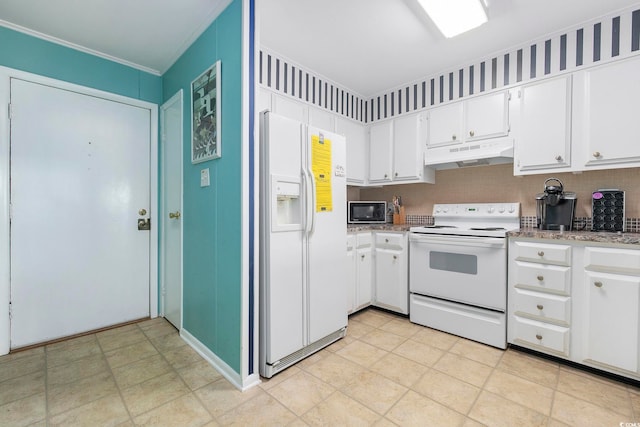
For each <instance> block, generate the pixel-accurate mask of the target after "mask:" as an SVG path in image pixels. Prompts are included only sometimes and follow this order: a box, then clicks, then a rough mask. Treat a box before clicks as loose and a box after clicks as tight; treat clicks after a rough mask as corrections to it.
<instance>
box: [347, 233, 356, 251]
mask: <svg viewBox="0 0 640 427" xmlns="http://www.w3.org/2000/svg"><path fill="white" fill-rule="evenodd" d="M355 247H356V235H355V234H347V250H348V251H352V250H353V249H354V248H355Z"/></svg>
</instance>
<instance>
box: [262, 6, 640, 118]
mask: <svg viewBox="0 0 640 427" xmlns="http://www.w3.org/2000/svg"><path fill="white" fill-rule="evenodd" d="M637 7H638V6H637V5H635V6H632V7H630V8H627V9H625V10H622V11H620V12H615V13H611V14H608V15H605V16H603V17H601V18H597V19H594V20H592V21H590V22H588V23H586V24H584V25H581V26H576V27H572V28H570V29H567V30H565V31H559V32H556V33H552V34H550V35H548V36H546V37H543V38H540V39H538V40H535V41H533V42H530V43H527V44H524V45H521V46H519V47H517V48H514V49H511V50H508V51H503V52H501V53H499V54H496V55H494V56H491V57H488V58H484V59H481V60H478V61H476V62H473V63H472V64H468V65H467V66H463V67H457V68H453V69H450V70H448V71H445V72H442V73H439V74H437V75H435V76H430V77H427V78H424V79H420V80H417V81H414V82H410V83H409V84H405V85H402V86H400V87H396V88H393V89H390V90H388V91H385V92H384V93H381V94H378V95H376V96H374V97H372V98H370V99H365V97H363V96H361V95H358V94H356V93H354V92H352V91H350V90H348V89H346V88H345V87H343V86H340V85H338V84H336V83H335V82H331V81H329V80H327V79H326V78H324V77H322V76H319V75H318V74H315V73H313V72H312V71H309V70H306V69H304V67H300V66H299V65H297V64H294V63H293V62H292V61H290V60H286V59H284V58H281V57H279V56H278V55H276V54H275V53H272V52H269V51H268V50H267V49H266V48H262V49H261V51H260V53H259V60H258V61H259V69H258V81H259V83H260V84H261V85H262V86H264V87H267V88H269V89H271V90H274V91H276V92H279V93H281V94H285V95H288V96H291V97H293V98H296V99H298V100H300V101H303V102H306V103H309V104H312V105H315V106H318V107H320V108H324V109H326V110H329V111H331V112H333V113H336V114H339V115H342V116H344V117H348V118H351V119H354V120H357V121H359V122H363V123H371V122H375V121H378V120H383V119H386V118H390V117H397V116H400V115H403V114H408V113H413V112H415V111H418V110H422V109H425V108H429V107H433V106H437V105H439V104H443V103H447V102H451V101H455V100H458V99H461V98H465V97H468V96H471V95H476V94H479V93H484V92H489V91H492V90H498V89H500V88H503V87H507V86H510V85H514V84H520V83H525V82H529V81H532V80H536V79H540V78H543V77H551V76H554V75H559V74H563V73H568V72H572V71H575V70H576V69H580V68H583V67H585V66H591V65H596V64H600V63H604V62H607V61H612V60H617V59H622V58H625V57H628V56H632V55H635V54H638V53H640V9H637Z"/></svg>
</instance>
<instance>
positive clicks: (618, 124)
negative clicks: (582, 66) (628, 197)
mask: <svg viewBox="0 0 640 427" xmlns="http://www.w3.org/2000/svg"><path fill="white" fill-rule="evenodd" d="M638 76H640V58H639V57H637V56H636V57H633V58H630V59H625V60H621V61H616V62H612V63H609V64H606V65H602V66H600V67H594V68H590V69H587V70H584V71H582V72H580V73H576V76H575V77H576V83H578V84H577V85H576V86H579V87H580V90H579V91H578V90H576V98H575V101H574V104H575V107H576V109H577V111H578V114H577V115H576V121H577V123H576V132H578V135H577V137H576V138H575V139H574V140H575V141H579V146H578V145H576V147H575V148H576V151H578V153H579V159H580V165H579V166H580V168H581V169H582V170H591V169H608V168H614V167H637V166H640V132H638V129H637V126H636V123H637V122H638V108H637V103H638V99H640V78H638Z"/></svg>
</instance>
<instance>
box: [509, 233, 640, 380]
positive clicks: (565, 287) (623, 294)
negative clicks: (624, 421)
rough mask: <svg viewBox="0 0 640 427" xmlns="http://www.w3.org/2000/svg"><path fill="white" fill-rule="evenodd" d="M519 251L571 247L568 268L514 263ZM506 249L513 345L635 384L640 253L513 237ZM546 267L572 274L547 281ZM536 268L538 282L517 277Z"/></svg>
mask: <svg viewBox="0 0 640 427" xmlns="http://www.w3.org/2000/svg"><path fill="white" fill-rule="evenodd" d="M523 248H526V249H525V252H529V253H532V252H533V253H534V254H535V253H536V251H535V250H536V249H538V250H539V251H540V252H546V253H555V254H556V255H558V254H562V253H564V254H567V248H568V251H569V255H570V259H571V265H570V266H566V267H564V266H558V265H555V266H550V265H544V263H542V262H541V263H539V264H540V265H539V266H537V267H536V264H535V263H530V262H522V261H518V258H520V259H522V258H523ZM509 250H510V252H509V319H508V323H507V331H508V333H507V335H508V341H509V342H510V343H512V344H516V345H520V346H522V347H527V348H531V349H534V350H537V351H540V352H543V353H548V354H551V355H554V356H558V357H561V358H565V359H568V360H571V361H573V362H577V363H581V364H584V365H588V366H592V367H595V368H598V369H602V370H604V371H608V372H612V373H615V374H618V375H623V376H626V377H630V378H634V379H640V247H638V246H636V245H615V246H612V245H607V244H604V243H603V244H599V243H590V242H579V241H560V243H558V244H549V243H548V241H534V240H531V239H519V238H511V239H510V242H509ZM550 251H551V252H550ZM525 258H528V259H530V258H531V257H530V256H529V257H525ZM558 259H559V258H558V257H556V258H555V262H558ZM559 263H560V264H565V262H559ZM550 267H553V268H554V269H555V270H553V271H556V273H557V271H558V269H562V268H569V269H570V270H571V271H569V272H568V273H567V272H565V273H562V274H555V275H554V274H552V275H549V274H548V270H545V269H548V268H550ZM536 268H538V269H539V270H538V272H539V273H540V277H539V278H540V279H542V280H538V277H537V275H535V274H531V273H530V272H526V274H525V273H523V271H522V270H523V269H525V270H526V269H529V270H531V269H536ZM534 273H536V272H534ZM536 281H537V282H538V283H537V284H536V283H535V282H536ZM546 281H550V282H551V283H547V286H544V287H539V286H538V285H540V284H541V283H543V282H546Z"/></svg>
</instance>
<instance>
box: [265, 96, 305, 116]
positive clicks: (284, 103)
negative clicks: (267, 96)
mask: <svg viewBox="0 0 640 427" xmlns="http://www.w3.org/2000/svg"><path fill="white" fill-rule="evenodd" d="M271 106H272V107H273V112H274V113H277V114H279V115H281V116H285V117H288V118H290V119H293V120H297V121H299V122H302V123H309V109H308V108H307V106H306V105H305V104H303V103H302V102H299V101H296V100H294V99H290V98H286V97H284V96H281V95H276V94H273V95H272V101H271Z"/></svg>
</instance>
